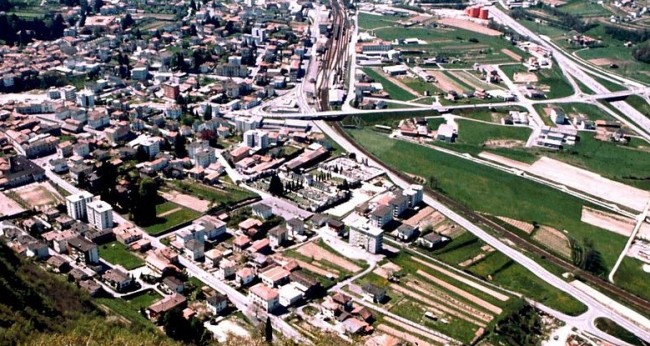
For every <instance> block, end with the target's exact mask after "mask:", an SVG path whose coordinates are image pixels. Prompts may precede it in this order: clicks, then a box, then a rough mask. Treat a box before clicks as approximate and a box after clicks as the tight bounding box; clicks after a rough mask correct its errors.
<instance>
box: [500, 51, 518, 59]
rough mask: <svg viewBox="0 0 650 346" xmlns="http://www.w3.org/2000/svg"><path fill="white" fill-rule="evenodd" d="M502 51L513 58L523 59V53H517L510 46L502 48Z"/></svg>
mask: <svg viewBox="0 0 650 346" xmlns="http://www.w3.org/2000/svg"><path fill="white" fill-rule="evenodd" d="M501 52H502V53H503V54H505V55H507V56H509V57H511V58H513V59H514V60H516V61H521V55H519V54H517V53H515V52H513V51H511V50H510V49H508V48H503V49H501Z"/></svg>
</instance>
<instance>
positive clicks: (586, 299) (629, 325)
mask: <svg viewBox="0 0 650 346" xmlns="http://www.w3.org/2000/svg"><path fill="white" fill-rule="evenodd" d="M315 123H316V125H317V126H318V127H319V128H320V129H321V131H323V132H324V133H326V134H327V135H328V136H330V138H332V139H333V140H334V141H336V142H337V143H338V144H339V145H340V146H341V147H342V148H343V149H344V150H346V151H348V152H350V153H354V154H356V157H357V159H358V160H360V159H367V160H368V164H369V165H371V166H376V167H379V168H382V169H384V170H386V171H387V172H389V173H388V176H389V178H390V179H391V180H392V181H393V182H394V183H395V184H396V185H398V186H400V187H401V188H407V187H408V186H409V185H410V183H409V182H407V181H405V180H403V179H401V178H400V177H399V176H397V175H395V174H393V173H391V172H390V170H388V167H386V166H385V165H383V164H382V163H381V162H377V161H375V160H374V159H372V158H369V157H367V156H366V155H365V154H364V153H363V152H361V151H360V150H359V149H357V148H356V147H355V146H354V145H353V144H352V143H350V142H349V141H348V140H347V139H346V138H345V137H343V136H341V135H340V134H339V133H338V132H336V131H335V130H334V129H333V128H332V127H330V126H329V125H328V124H327V123H326V122H324V121H322V120H321V121H315ZM424 202H425V203H426V204H428V205H430V206H432V207H433V208H434V209H436V210H438V211H439V212H440V213H442V214H443V215H444V216H446V217H447V218H449V219H450V220H452V221H453V222H455V223H457V224H458V225H460V226H461V227H463V228H465V229H467V230H468V231H469V232H471V233H473V234H474V235H476V236H477V237H478V238H480V239H481V240H483V241H484V242H485V243H487V244H489V245H490V246H492V247H493V248H495V249H496V250H498V251H500V252H501V253H503V254H504V255H506V256H508V257H509V258H511V259H512V260H513V261H515V262H517V263H518V264H520V265H522V266H524V267H525V268H527V269H528V270H529V271H531V272H532V273H533V274H534V275H535V276H537V277H539V278H540V279H542V280H543V281H545V282H547V283H548V284H550V285H551V286H554V287H556V288H557V289H559V290H561V291H563V292H565V293H567V294H569V295H571V296H573V297H575V298H576V299H577V300H579V301H580V302H582V303H583V304H585V305H586V306H587V307H588V308H589V312H588V313H587V315H586V317H587V318H583V319H581V320H580V321H581V323H580V325H578V327H579V328H581V329H583V330H586V331H589V332H591V333H593V334H595V335H596V334H597V333H598V332H599V331H598V330H597V329H595V328H594V327H593V319H594V318H595V317H598V316H602V317H607V318H609V319H611V320H613V321H615V322H616V323H618V324H619V325H621V326H623V327H624V328H626V329H628V330H629V331H631V332H633V333H635V334H636V335H638V336H640V337H641V338H643V339H644V340H647V341H650V331H649V330H648V329H647V328H648V327H646V328H642V326H641V325H639V324H637V323H635V322H632V321H629V320H628V319H626V318H625V317H623V316H621V315H619V314H618V313H617V312H615V311H612V310H611V309H610V308H609V307H606V306H604V305H603V304H602V303H600V302H599V301H597V300H595V299H594V298H592V297H591V296H589V295H588V294H586V293H585V292H583V291H581V290H579V289H577V288H576V287H574V286H572V285H570V284H569V283H568V282H566V281H564V280H563V279H561V278H559V277H557V276H555V275H554V274H552V273H551V272H549V271H548V270H546V269H545V268H544V267H542V266H541V265H540V264H539V263H537V262H535V261H534V260H532V259H531V258H529V257H528V256H526V255H524V254H523V253H521V252H519V251H518V250H516V249H514V248H512V247H510V246H509V245H507V244H505V243H504V242H502V241H501V240H499V239H497V238H496V237H494V236H492V235H491V234H489V233H488V232H486V231H484V230H483V229H481V228H480V227H478V226H476V225H474V224H473V223H471V222H470V221H469V220H467V219H465V218H464V217H462V216H460V215H459V214H457V213H456V212H454V211H453V210H451V209H449V208H448V207H447V206H445V205H444V204H442V203H440V202H439V201H437V200H435V199H433V198H432V197H431V196H430V195H428V194H426V195H425V196H424ZM647 326H650V322H648V324H647ZM609 338H610V339H611V336H610V337H609ZM620 343H621V342H620V341H618V343H617V344H620Z"/></svg>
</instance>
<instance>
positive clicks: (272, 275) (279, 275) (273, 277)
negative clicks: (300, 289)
mask: <svg viewBox="0 0 650 346" xmlns="http://www.w3.org/2000/svg"><path fill="white" fill-rule="evenodd" d="M289 275H291V273H290V272H289V271H288V270H286V269H284V268H282V267H273V268H271V269H268V270H266V271H265V272H263V273H261V274H259V277H260V280H262V282H263V283H265V284H266V285H268V286H270V287H275V286H279V285H282V284H284V283H286V282H287V281H288V280H289Z"/></svg>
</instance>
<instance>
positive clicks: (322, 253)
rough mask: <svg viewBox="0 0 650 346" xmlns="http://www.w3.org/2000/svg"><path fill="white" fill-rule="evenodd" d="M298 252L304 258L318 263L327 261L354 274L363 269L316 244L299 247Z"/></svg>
mask: <svg viewBox="0 0 650 346" xmlns="http://www.w3.org/2000/svg"><path fill="white" fill-rule="evenodd" d="M297 251H298V252H299V253H300V254H302V255H304V256H310V257H312V258H313V259H314V260H316V261H320V260H325V261H327V262H330V263H332V264H335V265H337V266H339V267H341V268H343V269H345V270H347V271H350V272H353V273H356V272H358V271H360V270H361V269H362V268H361V267H359V266H358V265H356V264H354V263H352V262H350V261H348V260H346V259H345V258H343V257H340V256H337V255H335V254H333V253H331V252H329V251H327V250H325V249H323V248H322V247H320V246H318V245H316V244H314V243H307V244H305V245H303V246H301V247H299V248H298V250H297Z"/></svg>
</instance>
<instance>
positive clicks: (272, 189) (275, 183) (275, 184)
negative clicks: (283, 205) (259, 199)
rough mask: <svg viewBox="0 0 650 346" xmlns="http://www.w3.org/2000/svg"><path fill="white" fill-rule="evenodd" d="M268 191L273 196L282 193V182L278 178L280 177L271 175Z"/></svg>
mask: <svg viewBox="0 0 650 346" xmlns="http://www.w3.org/2000/svg"><path fill="white" fill-rule="evenodd" d="M269 193H271V194H272V195H274V196H282V195H284V184H282V180H280V177H278V175H277V174H274V175H272V176H271V180H270V182H269Z"/></svg>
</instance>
